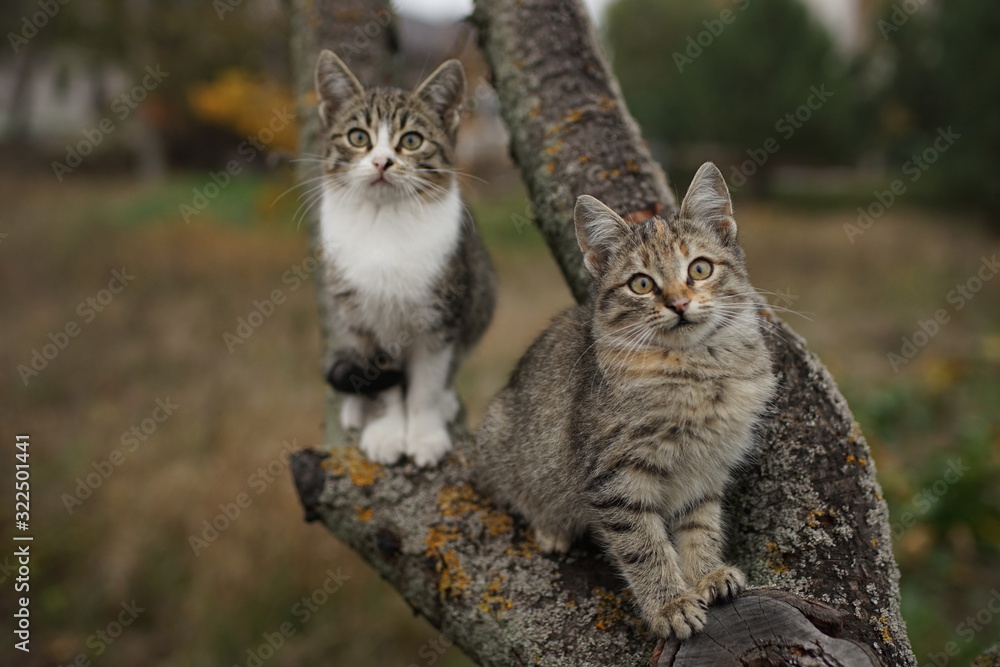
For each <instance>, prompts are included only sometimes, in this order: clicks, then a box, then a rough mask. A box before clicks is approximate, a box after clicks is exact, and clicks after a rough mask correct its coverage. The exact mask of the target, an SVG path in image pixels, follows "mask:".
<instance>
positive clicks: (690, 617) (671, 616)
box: [650, 591, 706, 639]
mask: <svg viewBox="0 0 1000 667" xmlns="http://www.w3.org/2000/svg"><path fill="white" fill-rule="evenodd" d="M692 593H693V592H692V591H687V592H685V593H683V594H681V595H680V596H679V597H677V598H676V599H675V600H672V601H671V602H668V603H667V604H666V605H664V607H663V609H661V610H660V613H659V614H657V616H656V618H654V619H653V621H652V622H651V623H650V627H651V628H652V630H653V632H655V633H656V634H657V635H659V636H660V637H663V638H669V637H676V638H677V639H687V638H688V637H690V636H691V635H693V634H694V633H696V632H700V631H701V630H702V628H704V627H705V617H706V609H705V605H704V603H703V602H702V601H701V600H700V599H698V597H697V596H696V595H694V594H692Z"/></svg>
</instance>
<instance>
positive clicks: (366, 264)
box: [320, 188, 462, 336]
mask: <svg viewBox="0 0 1000 667" xmlns="http://www.w3.org/2000/svg"><path fill="white" fill-rule="evenodd" d="M320 210H321V213H320V215H321V217H320V234H321V238H322V242H323V250H324V253H325V255H326V257H327V260H328V261H331V262H333V264H334V266H336V267H337V269H338V272H339V274H340V276H341V277H342V278H343V280H345V281H346V282H347V283H348V285H349V286H350V287H352V288H353V289H354V290H356V292H357V294H358V296H359V297H360V299H361V300H362V303H363V304H364V307H363V308H362V309H361V310H362V314H363V316H364V317H365V319H366V320H368V321H367V322H364V324H366V325H367V326H369V327H371V328H372V329H373V330H375V331H376V333H377V334H379V335H380V336H391V335H393V333H394V332H396V331H399V330H400V329H407V328H409V327H408V326H407V322H408V321H413V316H414V315H415V314H416V313H417V312H418V311H419V310H420V309H421V308H423V307H425V306H426V305H427V304H428V303H430V301H431V300H432V298H433V289H434V283H435V281H436V280H437V278H438V276H440V274H441V272H442V271H443V270H444V268H445V264H446V262H447V261H448V258H449V257H450V256H451V255H452V253H453V252H454V250H455V246H456V245H457V243H458V239H459V233H460V231H461V225H462V203H461V200H460V198H459V195H458V189H457V188H452V189H451V190H450V191H449V193H448V194H447V195H446V196H445V197H443V198H442V199H441V200H440V201H438V202H435V203H433V204H429V203H423V202H419V203H418V202H416V201H413V200H410V201H403V202H399V203H390V204H382V205H378V204H376V203H374V202H371V201H365V200H357V199H347V198H344V197H342V196H340V194H339V193H337V192H335V191H327V192H325V193H324V195H323V203H322V207H321V209H320Z"/></svg>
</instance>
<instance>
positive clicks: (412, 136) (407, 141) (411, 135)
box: [399, 132, 424, 151]
mask: <svg viewBox="0 0 1000 667" xmlns="http://www.w3.org/2000/svg"><path fill="white" fill-rule="evenodd" d="M422 143H424V136H423V135H422V134H420V133H419V132H407V133H406V134H404V135H403V137H402V138H401V139H400V140H399V145H400V146H402V147H403V148H405V149H406V150H408V151H415V150H417V149H418V148H420V145H421V144H422Z"/></svg>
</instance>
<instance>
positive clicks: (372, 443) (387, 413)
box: [358, 387, 406, 464]
mask: <svg viewBox="0 0 1000 667" xmlns="http://www.w3.org/2000/svg"><path fill="white" fill-rule="evenodd" d="M379 400H380V401H381V403H382V408H383V409H382V414H380V415H379V416H378V417H376V418H375V419H372V420H371V421H369V422H368V424H367V425H366V426H365V428H364V430H363V431H362V432H361V442H360V443H359V444H358V446H359V447H360V448H361V451H362V452H364V453H365V455H366V456H368V458H370V459H371V460H372V461H376V462H378V463H387V464H388V463H395V462H396V461H397V460H398V459H399V457H400V456H402V455H403V453H404V452H405V451H406V412H405V409H404V406H403V389H402V387H393V388H392V389H389V390H388V391H385V392H383V393H382V394H381V395H380V396H379Z"/></svg>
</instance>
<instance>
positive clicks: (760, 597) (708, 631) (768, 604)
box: [653, 588, 882, 667]
mask: <svg viewBox="0 0 1000 667" xmlns="http://www.w3.org/2000/svg"><path fill="white" fill-rule="evenodd" d="M846 616H847V614H846V613H844V612H841V611H837V610H835V609H832V608H830V607H827V606H826V605H821V604H819V603H817V602H813V601H811V600H806V599H804V598H800V597H798V596H797V595H793V594H791V593H788V592H786V591H781V590H777V589H773V588H757V589H752V590H749V591H746V592H744V593H743V594H742V595H741V596H740V597H739V598H737V599H736V600H733V601H731V602H728V603H726V604H724V605H721V606H717V607H713V608H712V609H711V610H710V613H709V615H708V621H707V622H706V624H705V628H704V629H703V630H702V631H701V632H700V633H698V634H697V635H695V636H693V637H691V638H690V639H689V640H687V641H685V642H679V641H676V640H673V641H669V642H662V641H661V642H660V644H659V645H658V646H657V649H656V653H655V654H654V657H653V667H688V666H690V667H697V666H700V665H716V666H717V667H750V666H757V665H760V666H764V665H793V666H798V667H864V666H871V667H878V666H879V665H881V664H882V663H881V662H879V660H878V658H876V657H875V655H874V654H873V653H872V652H871V650H870V649H868V648H867V647H865V646H863V645H862V644H859V643H857V642H854V641H851V640H848V639H839V637H840V634H841V632H843V622H844V619H845V617H846Z"/></svg>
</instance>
